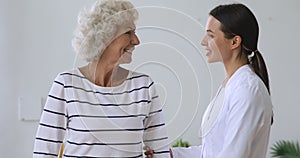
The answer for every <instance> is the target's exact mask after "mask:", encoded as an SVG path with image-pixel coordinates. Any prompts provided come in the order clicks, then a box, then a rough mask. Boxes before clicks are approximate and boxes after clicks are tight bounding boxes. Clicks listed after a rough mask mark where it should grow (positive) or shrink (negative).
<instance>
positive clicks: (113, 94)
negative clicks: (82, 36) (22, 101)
mask: <svg viewBox="0 0 300 158" xmlns="http://www.w3.org/2000/svg"><path fill="white" fill-rule="evenodd" d="M167 138H168V137H167V133H166V129H165V122H164V119H163V113H162V105H161V103H160V101H159V98H158V95H157V92H156V90H155V87H154V82H153V81H152V80H151V78H150V77H149V76H147V75H145V74H141V73H137V72H129V74H128V77H127V79H126V80H125V81H124V82H123V83H122V84H121V85H119V86H116V87H100V86H97V85H95V84H93V83H92V82H90V81H89V80H88V79H87V78H85V77H84V76H83V74H82V73H81V72H80V71H79V69H78V68H76V69H73V70H69V71H66V72H63V73H60V74H59V75H58V76H57V77H56V78H55V81H54V83H53V85H52V88H51V90H50V92H49V95H48V98H47V101H46V104H45V107H44V111H43V113H42V116H41V120H40V124H39V126H38V130H37V134H36V139H35V146H34V153H33V157H34V158H39V157H57V155H58V153H59V149H60V146H61V144H62V143H63V142H64V144H65V149H64V153H63V156H64V157H76V158H78V157H84V158H102V157H106V158H117V157H118V158H120V157H122V158H139V157H143V156H142V154H143V151H142V146H143V144H145V145H147V146H149V147H151V148H152V149H154V151H155V154H154V157H169V152H168V150H169V149H168V144H167V143H168V142H167Z"/></svg>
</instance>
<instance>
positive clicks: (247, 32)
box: [209, 3, 270, 94]
mask: <svg viewBox="0 0 300 158" xmlns="http://www.w3.org/2000/svg"><path fill="white" fill-rule="evenodd" d="M209 15H211V16H213V17H214V18H216V19H217V20H218V21H220V22H221V28H220V29H221V31H223V32H224V34H225V37H226V38H228V39H230V38H233V37H234V36H235V35H238V36H240V37H241V38H242V43H241V44H242V53H245V54H246V55H247V56H248V55H250V54H251V53H252V52H254V53H255V54H254V56H253V57H252V59H251V62H250V65H251V66H252V68H253V70H254V72H255V73H256V74H257V75H258V76H259V77H260V78H261V80H262V81H263V82H264V84H265V86H266V88H267V89H268V92H269V94H270V86H269V77H268V71H267V67H266V64H265V62H264V59H263V57H262V55H261V53H260V52H259V51H258V50H257V43H258V34H259V28H258V22H257V20H256V18H255V16H254V14H253V13H252V12H251V11H250V9H249V8H247V7H246V6H245V5H243V4H239V3H237V4H226V5H219V6H217V7H216V8H214V9H213V10H211V11H210V13H209Z"/></svg>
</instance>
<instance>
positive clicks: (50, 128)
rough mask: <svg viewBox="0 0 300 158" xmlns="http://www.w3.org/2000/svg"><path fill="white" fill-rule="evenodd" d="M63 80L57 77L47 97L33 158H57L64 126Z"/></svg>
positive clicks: (63, 134)
mask: <svg viewBox="0 0 300 158" xmlns="http://www.w3.org/2000/svg"><path fill="white" fill-rule="evenodd" d="M66 101H67V100H66V97H65V91H64V80H63V77H62V76H61V75H58V76H57V77H56V78H55V81H54V82H53V85H52V87H51V89H50V92H49V95H48V97H47V100H46V103H45V106H44V110H43V112H42V115H41V119H40V123H39V125H38V129H37V133H36V138H35V142H34V151H33V158H41V157H43V158H53V157H57V156H58V153H59V149H60V146H61V144H62V143H63V140H64V136H65V131H66V127H67V126H66V124H67V112H66Z"/></svg>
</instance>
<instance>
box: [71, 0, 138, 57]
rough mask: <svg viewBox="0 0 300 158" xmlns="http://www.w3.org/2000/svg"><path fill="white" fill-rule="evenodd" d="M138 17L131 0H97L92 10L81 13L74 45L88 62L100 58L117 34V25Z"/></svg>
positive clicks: (76, 50)
mask: <svg viewBox="0 0 300 158" xmlns="http://www.w3.org/2000/svg"><path fill="white" fill-rule="evenodd" d="M137 18H138V12H137V10H136V9H135V8H134V6H133V5H132V3H130V2H129V1H125V0H103V1H97V2H96V3H94V5H93V6H92V8H91V9H90V10H86V9H84V10H83V11H81V12H80V13H79V16H78V26H77V28H76V30H75V35H74V38H73V40H72V46H73V48H74V50H75V52H76V53H78V54H80V55H81V56H82V57H83V58H84V59H85V60H86V61H87V62H90V61H93V60H96V59H99V57H100V56H101V54H102V52H103V50H104V49H105V47H106V46H107V45H108V44H109V43H110V42H111V41H112V40H113V38H114V37H115V36H116V33H117V27H118V26H120V25H122V24H123V23H125V22H128V21H135V20H137Z"/></svg>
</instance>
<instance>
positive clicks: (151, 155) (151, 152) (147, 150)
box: [144, 146, 173, 158]
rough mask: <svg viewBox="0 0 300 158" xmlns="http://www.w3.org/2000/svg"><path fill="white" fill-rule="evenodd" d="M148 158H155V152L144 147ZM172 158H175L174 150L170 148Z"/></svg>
mask: <svg viewBox="0 0 300 158" xmlns="http://www.w3.org/2000/svg"><path fill="white" fill-rule="evenodd" d="M144 150H146V151H145V156H146V158H153V154H154V150H152V149H150V148H149V147H148V146H144ZM170 158H173V154H172V149H171V148H170Z"/></svg>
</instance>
